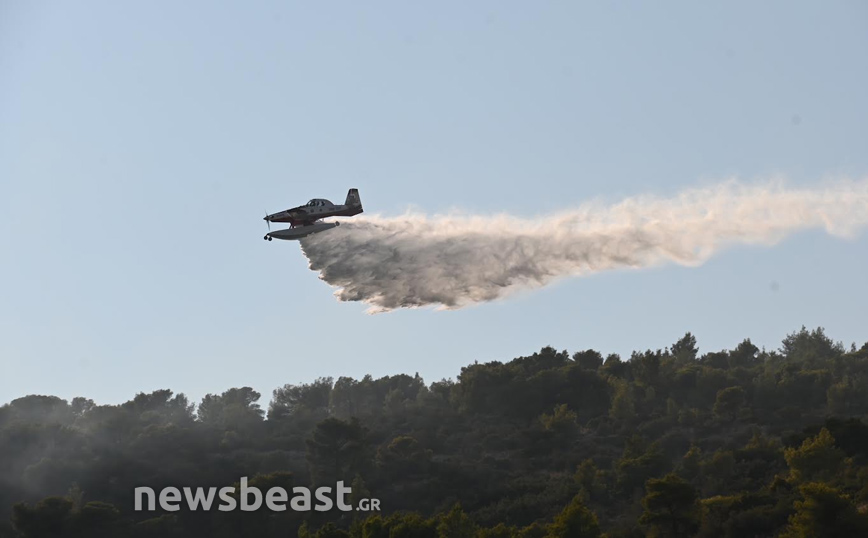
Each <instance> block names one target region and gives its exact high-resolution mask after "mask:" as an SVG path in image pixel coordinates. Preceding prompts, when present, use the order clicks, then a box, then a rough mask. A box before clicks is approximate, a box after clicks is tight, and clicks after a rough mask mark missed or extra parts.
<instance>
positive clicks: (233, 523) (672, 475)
mask: <svg viewBox="0 0 868 538" xmlns="http://www.w3.org/2000/svg"><path fill="white" fill-rule="evenodd" d="M259 400H260V394H258V393H257V392H256V391H254V390H252V389H251V388H249V387H242V388H232V389H229V390H227V391H226V392H223V393H222V394H208V395H206V396H205V397H204V398H203V399H202V401H201V402H199V403H198V405H194V404H193V403H191V402H189V401H188V399H187V398H186V397H185V396H184V395H183V394H174V393H173V392H172V391H170V390H161V391H155V392H152V393H150V394H138V395H136V396H135V398H133V399H132V400H130V401H128V402H126V403H123V404H120V405H95V404H94V402H93V401H92V400H89V399H86V398H75V399H73V400H72V401H71V402H68V401H66V400H62V399H60V398H56V397H53V396H26V397H23V398H19V399H16V400H14V401H12V402H10V403H8V404H6V405H4V406H3V407H0V520H2V522H3V523H0V537H13V536H14V537H27V538H44V537H61V536H62V537H78V536H80V537H100V536H106V537H127V536H129V537H171V536H179V537H180V536H184V537H196V536H208V537H224V536H225V537H236V536H242V537H244V536H250V537H254V536H255V537H268V536H281V537H284V536H294V535H296V534H297V535H298V536H299V537H300V538H307V537H310V538H331V537H347V536H352V537H354V538H399V537H430V538H439V537H444V538H463V537H468V538H470V537H473V538H476V537H479V538H500V537H503V538H507V537H525V538H542V537H549V536H551V537H555V536H557V537H584V536H601V535H604V534H605V535H607V536H610V537H627V536H637V537H638V536H648V535H653V536H702V537H712V536H732V537H747V536H786V537H801V536H806V537H807V536H868V425H866V422H865V419H866V418H868V344H866V345H865V346H862V348H861V349H859V350H857V349H856V348H855V346H851V348H850V349H849V350H847V349H845V348H844V347H843V346H842V345H841V344H840V343H836V342H834V341H832V340H831V339H830V338H828V337H827V336H826V335H825V334H824V331H823V330H822V329H816V330H813V331H809V330H806V329H805V328H804V327H803V328H802V329H801V330H799V331H796V332H794V333H792V334H790V335H788V336H787V337H786V338H785V339H784V341H783V342H782V345H781V347H780V349H778V350H775V351H766V350H760V349H758V348H757V347H756V346H754V345H753V344H752V343H751V342H750V340H745V341H743V342H742V343H741V344H739V345H738V346H736V347H735V348H734V349H732V350H723V351H718V352H710V353H705V354H701V355H700V354H699V353H698V348H697V343H696V339H695V338H694V337H693V336H692V335H691V334H690V333H688V334H686V335H685V336H684V337H683V338H681V339H680V340H678V341H677V342H675V343H674V344H673V345H672V346H670V347H669V348H666V349H663V350H656V351H651V350H648V351H644V352H634V353H633V354H632V356H631V357H630V359H629V360H622V358H621V357H619V356H617V355H609V356H607V357H604V356H603V355H602V354H600V353H599V352H597V351H594V350H586V351H580V352H577V353H574V354H572V355H571V354H569V353H568V352H566V351H557V350H555V349H553V348H551V347H546V348H543V349H542V350H541V351H540V352H539V353H535V354H533V355H531V356H528V357H519V358H516V359H514V360H511V361H509V362H506V363H501V362H491V363H486V364H473V365H470V366H467V367H465V368H462V370H461V373H460V375H459V376H458V378H457V380H455V381H452V380H442V381H438V382H434V383H431V384H426V383H425V382H424V381H423V380H422V379H421V378H420V377H419V376H418V375H416V376H408V375H396V376H390V377H384V378H381V379H373V378H372V377H370V376H366V377H365V378H364V379H361V380H356V379H352V378H348V377H341V378H338V379H337V380H334V379H331V378H321V379H317V380H316V381H314V382H312V383H308V384H301V385H285V386H283V387H281V388H278V389H277V390H275V391H274V393H273V395H272V399H271V401H270V403H269V405H268V408H267V409H262V408H261V407H260V405H259V404H258V403H257V402H258V401H259ZM242 476H247V477H252V478H251V482H250V484H251V485H256V486H257V487H259V488H260V489H262V490H263V491H265V490H267V489H268V488H269V487H273V486H281V487H284V488H286V489H287V490H289V491H291V488H292V487H293V486H313V487H316V486H318V485H333V484H334V483H335V482H337V481H338V480H343V481H345V482H346V483H347V484H352V487H353V493H352V497H353V499H352V500H358V499H360V498H377V499H380V506H381V508H382V512H379V513H376V514H366V513H363V512H340V511H329V512H308V513H298V512H292V511H287V512H272V511H269V510H268V509H266V508H263V509H261V510H259V511H257V512H239V511H235V512H219V511H217V510H213V511H209V512H203V511H190V510H183V509H182V510H181V511H179V512H172V513H168V512H166V513H164V512H156V513H155V512H137V511H134V510H133V491H134V489H135V488H136V487H138V486H149V487H151V488H153V489H155V490H157V491H159V490H160V489H161V488H164V487H168V486H175V487H183V486H192V487H198V486H202V487H211V486H214V487H223V486H231V485H233V484H236V483H237V482H238V480H239V478H240V477H242Z"/></svg>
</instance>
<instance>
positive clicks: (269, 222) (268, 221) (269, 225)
mask: <svg viewBox="0 0 868 538" xmlns="http://www.w3.org/2000/svg"><path fill="white" fill-rule="evenodd" d="M264 220H265V224H267V225H268V231H269V232H270V231H271V221H270V220H268V211H266V212H265V219H264Z"/></svg>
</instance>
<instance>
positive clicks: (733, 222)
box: [301, 180, 868, 312]
mask: <svg viewBox="0 0 868 538" xmlns="http://www.w3.org/2000/svg"><path fill="white" fill-rule="evenodd" d="M866 224H868V180H862V181H838V182H835V183H831V184H825V185H823V186H822V187H814V188H787V187H786V186H785V185H784V183H783V182H781V181H775V182H769V183H763V184H752V185H746V184H743V183H739V182H737V181H734V180H732V181H727V182H725V183H722V184H719V185H715V186H711V187H703V188H695V189H690V190H686V191H684V192H682V193H681V194H679V195H677V196H675V197H673V198H660V197H655V196H637V197H632V198H627V199H625V200H623V201H621V202H620V203H617V204H614V205H605V204H603V203H600V202H591V203H586V204H583V205H581V206H579V207H578V208H577V209H574V210H571V211H564V212H561V213H557V214H553V215H551V216H546V217H540V218H534V219H524V218H518V217H512V216H508V215H495V216H469V215H435V216H433V217H428V216H425V215H420V214H406V215H403V216H400V217H381V216H364V215H362V216H359V217H355V218H354V219H352V220H347V221H344V222H342V223H341V226H339V227H338V228H334V229H332V230H330V231H328V232H324V233H320V234H316V235H312V236H309V237H307V238H305V239H303V240H302V242H301V243H302V250H303V252H304V254H305V255H306V256H307V257H308V259H309V260H310V268H311V269H312V270H314V271H319V272H320V278H321V279H323V280H324V281H326V282H328V283H329V284H331V285H332V286H335V287H337V288H339V289H338V290H337V291H336V292H335V295H336V296H337V297H338V299H340V300H341V301H363V302H365V303H367V304H368V305H370V306H371V308H370V309H369V312H382V311H388V310H392V309H395V308H401V307H418V306H426V305H439V306H441V307H444V308H449V309H454V308H461V307H463V306H467V305H470V304H474V303H479V302H484V301H492V300H494V299H498V298H501V297H504V296H505V295H508V294H509V293H510V292H513V291H515V290H517V289H521V288H534V287H540V286H545V285H546V284H548V283H551V282H552V281H553V280H555V279H557V278H560V277H566V276H577V275H586V274H590V273H594V272H598V271H605V270H609V269H616V268H623V267H634V268H636V267H651V266H655V265H659V264H662V263H666V262H675V263H679V264H682V265H691V266H694V265H699V264H701V263H702V262H704V261H705V260H707V259H708V258H709V257H710V256H711V255H713V254H714V253H716V252H718V251H719V250H720V249H722V248H724V247H726V246H728V245H732V244H763V245H772V244H774V243H776V242H777V241H780V240H781V239H782V238H784V237H785V236H787V235H788V234H791V233H793V232H796V231H799V230H806V229H809V228H823V229H825V230H826V231H827V232H828V233H830V234H834V235H839V236H852V235H854V234H855V233H856V232H858V231H859V230H860V229H861V228H862V227H864V226H865V225H866Z"/></svg>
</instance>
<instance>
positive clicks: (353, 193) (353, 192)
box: [344, 189, 362, 207]
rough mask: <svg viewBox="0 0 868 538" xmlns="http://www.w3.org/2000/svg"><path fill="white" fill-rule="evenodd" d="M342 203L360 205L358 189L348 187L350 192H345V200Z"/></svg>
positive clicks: (352, 205) (353, 205)
mask: <svg viewBox="0 0 868 538" xmlns="http://www.w3.org/2000/svg"><path fill="white" fill-rule="evenodd" d="M344 205H348V206H351V207H362V199H361V198H359V189H350V192H348V193H347V201H346V202H344Z"/></svg>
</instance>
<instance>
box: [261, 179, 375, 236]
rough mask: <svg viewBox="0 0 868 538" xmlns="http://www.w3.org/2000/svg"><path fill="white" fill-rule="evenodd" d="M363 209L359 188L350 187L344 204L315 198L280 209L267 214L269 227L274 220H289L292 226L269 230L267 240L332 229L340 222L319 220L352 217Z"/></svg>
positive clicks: (306, 234) (266, 220)
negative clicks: (273, 230)
mask: <svg viewBox="0 0 868 538" xmlns="http://www.w3.org/2000/svg"><path fill="white" fill-rule="evenodd" d="M362 211H363V210H362V200H361V198H359V189H350V191H349V192H348V193H347V200H346V201H345V202H344V203H343V205H335V204H333V203H331V202H329V201H328V200H325V199H323V198H314V199H313V200H311V201H310V202H308V203H306V204H304V205H300V206H298V207H293V208H292V209H287V210H286V211H278V212H277V213H272V214H271V215H269V214H267V213H266V215H265V219H264V220H265V222H266V223H269V224H268V228H269V230H270V229H271V224H270V223H272V222H288V223H289V225H290V227H289V228H287V229H285V230H278V231H276V232H272V231H269V232H268V233H267V234H265V237H263V239H265V240H266V241H271V240H272V238H275V239H285V240H292V239H301V238H302V237H307V236H308V235H312V234H316V233H320V232H324V231H326V230H330V229H332V228H334V227H335V226H339V225H340V223H339V222H318V221H319V220H320V219H324V218H327V217H352V216H354V215H358V214H359V213H361V212H362Z"/></svg>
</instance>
